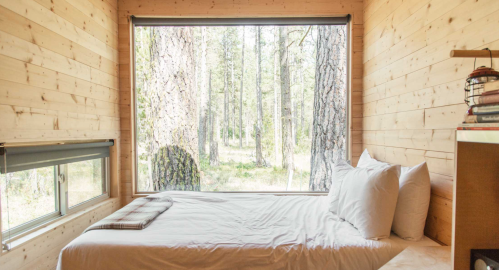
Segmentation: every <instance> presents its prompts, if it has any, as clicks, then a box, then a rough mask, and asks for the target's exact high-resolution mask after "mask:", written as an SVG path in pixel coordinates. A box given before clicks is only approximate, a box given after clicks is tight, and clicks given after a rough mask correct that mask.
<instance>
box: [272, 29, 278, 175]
mask: <svg viewBox="0 0 499 270" xmlns="http://www.w3.org/2000/svg"><path fill="white" fill-rule="evenodd" d="M278 39H279V33H278V30H277V27H276V26H274V81H273V85H274V155H275V156H274V158H275V164H276V165H277V159H278V156H279V124H280V121H279V106H278V103H277V102H278V101H279V99H278V93H277V89H278V79H277V69H278V66H279V45H278V41H277V40H278Z"/></svg>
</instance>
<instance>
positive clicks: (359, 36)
mask: <svg viewBox="0 0 499 270" xmlns="http://www.w3.org/2000/svg"><path fill="white" fill-rule="evenodd" d="M66 1H68V0H66ZM92 1H97V0H92ZM118 7H119V8H118V13H119V14H118V21H119V30H118V32H119V59H120V68H119V70H120V103H121V106H120V108H121V111H122V112H123V113H122V114H121V122H120V124H121V132H122V138H125V136H126V138H127V140H128V139H130V138H131V131H132V129H133V123H132V122H131V119H133V116H132V113H133V111H132V110H131V109H130V106H131V104H132V102H131V91H132V89H133V87H132V80H131V78H132V70H131V69H132V66H133V65H132V63H131V62H130V59H132V57H131V47H130V40H131V37H130V29H131V28H130V16H132V15H134V16H162V17H215V18H217V17H233V18H234V17H293V16H301V17H303V16H338V15H346V14H350V15H352V24H351V32H350V36H351V41H350V54H351V55H350V72H349V75H350V81H349V85H350V96H351V104H352V106H351V116H352V119H351V125H350V127H351V131H352V132H351V134H352V139H351V140H350V141H351V143H352V145H351V150H352V151H351V152H352V157H351V159H352V163H353V164H356V163H357V160H358V158H359V155H360V153H361V149H362V141H361V140H362V136H361V133H360V131H361V130H362V120H363V117H362V111H363V110H362V103H363V100H362V89H363V86H362V85H363V67H362V62H363V61H362V59H363V51H364V50H363V48H364V44H363V36H364V35H363V33H364V28H363V0H353V1H343V0H330V1H321V0H312V1H307V2H304V1H301V0H283V1H269V0H255V1H239V0H237V1H232V0H215V1H202V0H194V1H173V0H166V1H163V0H142V1H140V0H120V1H118ZM121 148H122V149H121V150H122V151H121V159H122V163H121V164H122V167H121V169H122V170H121V171H122V182H121V184H122V186H121V189H122V190H123V193H122V194H126V197H125V198H124V199H125V201H126V202H129V201H130V200H131V195H132V194H133V190H132V186H133V185H132V183H133V180H134V179H133V175H134V172H133V165H132V159H133V157H134V149H133V147H132V144H131V141H128V143H127V142H125V139H124V140H123V142H122V144H121Z"/></svg>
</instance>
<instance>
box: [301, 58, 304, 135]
mask: <svg viewBox="0 0 499 270" xmlns="http://www.w3.org/2000/svg"><path fill="white" fill-rule="evenodd" d="M300 67H301V72H300V85H301V87H300V88H301V106H300V107H301V123H300V129H301V134H302V135H303V134H305V133H304V132H305V85H304V84H303V72H305V70H304V68H303V63H302V65H301V66H300Z"/></svg>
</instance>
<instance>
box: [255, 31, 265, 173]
mask: <svg viewBox="0 0 499 270" xmlns="http://www.w3.org/2000/svg"><path fill="white" fill-rule="evenodd" d="M256 31H257V32H256V58H257V59H256V126H255V140H256V166H257V167H261V166H262V165H263V156H262V126H263V125H262V123H263V121H262V118H263V108H262V88H261V87H262V86H261V83H262V53H261V49H262V48H261V44H260V43H261V42H260V38H261V28H260V26H257V30H256Z"/></svg>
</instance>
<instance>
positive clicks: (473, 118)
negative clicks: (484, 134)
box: [464, 113, 499, 123]
mask: <svg viewBox="0 0 499 270" xmlns="http://www.w3.org/2000/svg"><path fill="white" fill-rule="evenodd" d="M464 122H465V123H499V113H498V114H486V115H466V116H465V117H464Z"/></svg>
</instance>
